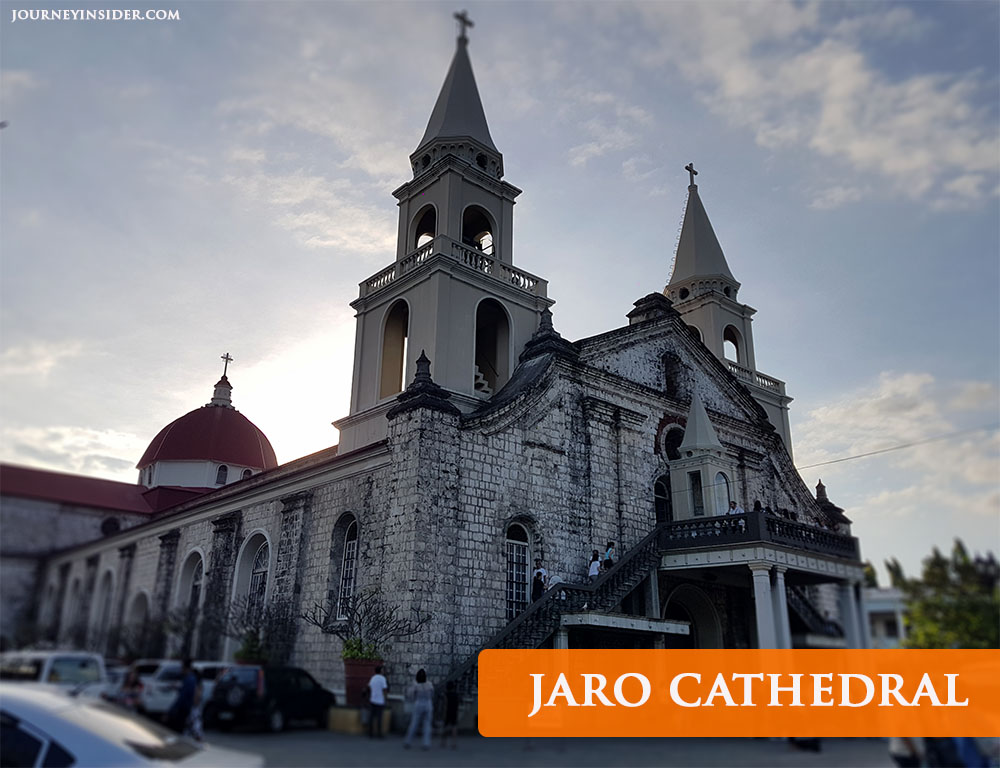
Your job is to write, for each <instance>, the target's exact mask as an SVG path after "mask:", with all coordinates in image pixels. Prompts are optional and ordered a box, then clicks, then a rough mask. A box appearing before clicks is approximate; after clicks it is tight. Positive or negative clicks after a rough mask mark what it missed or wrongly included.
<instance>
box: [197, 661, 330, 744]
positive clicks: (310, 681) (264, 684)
mask: <svg viewBox="0 0 1000 768" xmlns="http://www.w3.org/2000/svg"><path fill="white" fill-rule="evenodd" d="M333 705H334V696H333V694H332V693H331V692H330V691H328V690H326V688H324V687H323V686H321V685H320V684H319V683H317V682H316V680H315V679H314V678H313V677H312V675H310V674H309V673H308V672H306V671H305V670H304V669H299V668H298V667H261V666H254V665H245V666H244V665H240V666H235V667H229V669H227V670H226V671H225V673H224V674H223V675H222V677H220V678H219V680H218V681H217V682H216V684H215V690H214V691H213V693H212V698H211V699H210V700H208V701H206V703H205V707H204V720H205V725H206V726H207V727H213V726H215V727H219V728H223V729H226V728H231V727H232V726H234V725H252V726H255V727H258V728H266V729H267V730H269V731H272V732H277V731H281V730H283V729H284V728H285V726H286V725H288V724H289V723H290V722H291V721H293V720H308V721H309V722H310V723H315V724H316V725H317V726H320V727H324V726H325V725H326V719H327V711H328V710H329V709H330V707H332V706H333Z"/></svg>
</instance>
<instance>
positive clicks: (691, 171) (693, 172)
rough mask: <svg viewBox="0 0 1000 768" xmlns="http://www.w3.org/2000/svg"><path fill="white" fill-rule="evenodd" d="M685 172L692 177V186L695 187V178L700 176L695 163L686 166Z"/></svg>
mask: <svg viewBox="0 0 1000 768" xmlns="http://www.w3.org/2000/svg"><path fill="white" fill-rule="evenodd" d="M684 170H685V171H687V172H688V173H689V174H690V175H691V186H692V187H693V186H694V177H695V176H697V175H698V171H696V170H695V169H694V163H688V164H687V165H685V166H684Z"/></svg>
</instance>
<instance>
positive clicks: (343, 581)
mask: <svg viewBox="0 0 1000 768" xmlns="http://www.w3.org/2000/svg"><path fill="white" fill-rule="evenodd" d="M357 576H358V521H357V520H352V521H351V522H350V524H349V525H348V526H347V533H345V534H344V554H343V557H342V558H341V561H340V593H339V594H338V595H337V618H338V619H346V618H347V617H348V615H349V613H350V610H351V602H352V601H353V600H354V586H355V584H356V583H357Z"/></svg>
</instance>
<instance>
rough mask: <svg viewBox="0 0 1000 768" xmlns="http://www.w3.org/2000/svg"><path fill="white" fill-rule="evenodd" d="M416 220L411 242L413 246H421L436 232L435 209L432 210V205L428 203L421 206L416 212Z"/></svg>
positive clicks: (431, 238)
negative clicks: (418, 211)
mask: <svg viewBox="0 0 1000 768" xmlns="http://www.w3.org/2000/svg"><path fill="white" fill-rule="evenodd" d="M416 222H417V225H416V227H414V231H413V238H412V241H411V242H412V245H413V247H414V248H423V247H424V246H425V245H427V243H429V242H431V241H432V240H433V239H434V236H435V235H436V234H437V211H435V210H434V206H433V205H428V206H426V207H425V208H423V209H422V210H421V211H420V213H418V214H417V217H416Z"/></svg>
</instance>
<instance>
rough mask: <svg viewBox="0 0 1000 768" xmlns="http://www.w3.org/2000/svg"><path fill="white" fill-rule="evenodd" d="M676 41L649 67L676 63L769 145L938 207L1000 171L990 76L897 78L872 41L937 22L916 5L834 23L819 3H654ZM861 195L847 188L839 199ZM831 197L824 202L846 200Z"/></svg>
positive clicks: (656, 16) (649, 11) (650, 14)
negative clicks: (800, 151) (826, 161)
mask: <svg viewBox="0 0 1000 768" xmlns="http://www.w3.org/2000/svg"><path fill="white" fill-rule="evenodd" d="M640 8H641V9H642V11H641V12H642V13H643V14H644V17H645V18H646V19H647V20H648V21H649V22H650V23H653V24H656V25H657V26H658V28H659V29H660V30H661V31H662V32H663V34H664V35H666V37H667V41H666V42H664V43H663V45H662V46H661V48H660V50H659V51H657V52H656V53H653V54H649V53H646V54H645V56H644V58H645V60H646V62H647V63H648V64H651V65H654V66H662V65H663V64H664V63H667V62H671V63H674V64H676V65H677V66H678V67H679V68H680V70H681V72H682V73H683V74H684V75H685V76H686V77H687V78H688V79H690V80H691V81H693V82H695V83H696V84H698V85H699V86H700V87H701V88H703V89H704V90H703V94H702V98H703V100H704V101H705V102H706V103H707V104H708V105H709V107H710V108H711V109H712V110H713V111H715V112H717V113H718V114H720V115H723V116H725V117H726V118H727V119H728V120H730V121H731V122H732V123H733V124H734V125H738V126H742V127H744V128H747V129H749V130H751V131H753V132H754V135H755V138H756V140H757V142H758V143H759V144H760V145H761V146H765V147H768V148H772V149H779V148H808V149H810V150H812V151H813V152H815V153H818V154H819V155H821V156H824V157H827V158H830V159H833V160H835V161H837V162H838V163H841V164H843V165H844V166H846V167H848V168H851V169H852V170H854V171H856V172H858V173H860V174H863V175H864V176H865V177H869V178H870V177H872V176H875V177H878V178H881V179H882V180H884V182H886V183H887V187H888V189H889V191H891V192H893V193H896V194H899V195H902V196H905V197H909V198H912V199H918V200H923V201H927V202H929V203H931V204H932V205H934V206H937V207H940V206H942V205H950V206H955V205H969V204H973V203H974V201H976V200H977V199H979V197H980V195H979V191H980V190H981V189H982V188H983V187H984V186H986V185H988V184H989V183H990V180H991V179H993V178H995V177H996V174H997V170H998V157H1000V140H998V136H997V131H996V125H995V118H993V117H992V116H991V113H990V110H989V109H988V108H987V106H982V105H988V104H989V103H991V102H992V101H993V100H994V91H995V86H994V85H991V84H990V83H989V82H987V80H986V78H985V76H984V75H983V74H982V73H979V72H966V73H931V74H920V75H912V76H906V77H893V76H891V75H889V74H888V73H886V72H884V71H882V70H880V69H879V68H878V67H877V66H876V65H875V64H874V63H873V61H872V59H871V57H869V56H868V54H867V52H866V50H865V47H864V45H863V42H864V39H865V38H870V37H884V36H887V35H888V36H895V37H896V38H899V39H909V40H918V39H919V38H920V37H921V36H922V35H923V34H925V33H926V31H927V28H928V23H927V22H925V21H922V20H918V19H917V18H916V17H915V16H914V13H913V12H912V11H910V10H909V9H900V8H888V9H879V10H875V11H868V10H866V11H864V12H863V14H862V15H861V16H853V17H849V18H847V19H840V20H835V21H833V23H830V22H828V21H826V20H825V19H824V13H826V12H829V13H827V15H829V14H830V13H835V12H837V9H835V8H832V7H828V6H822V5H820V4H816V3H808V4H804V5H802V4H795V3H791V2H771V3H741V4H735V5H730V4H726V5H722V4H719V3H699V4H688V3H684V4H680V3H650V4H644V5H641V6H640ZM851 200H852V196H849V195H848V196H845V195H841V196H840V198H839V202H841V203H843V202H849V201H851ZM837 202H838V198H837V196H827V197H825V198H823V199H822V202H821V204H820V205H818V206H816V207H831V206H832V205H834V204H837Z"/></svg>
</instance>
